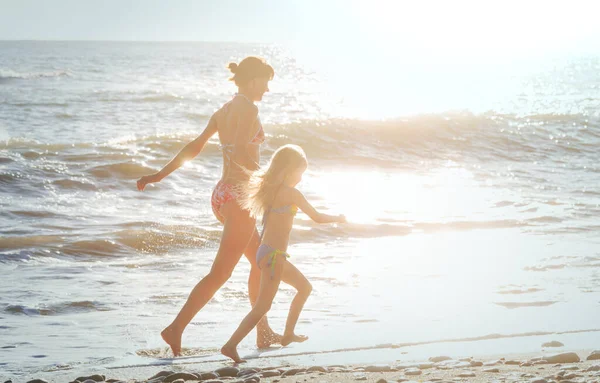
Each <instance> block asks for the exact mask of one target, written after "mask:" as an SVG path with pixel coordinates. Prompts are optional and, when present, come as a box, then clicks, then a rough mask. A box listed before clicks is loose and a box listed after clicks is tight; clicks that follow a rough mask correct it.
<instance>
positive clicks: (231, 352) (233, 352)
mask: <svg viewBox="0 0 600 383" xmlns="http://www.w3.org/2000/svg"><path fill="white" fill-rule="evenodd" d="M221 354H223V355H225V356H226V357H228V358H231V359H233V361H234V362H235V363H244V362H246V361H245V360H244V359H242V358H240V354H238V352H237V348H235V347H230V346H227V345H225V346H223V348H221Z"/></svg>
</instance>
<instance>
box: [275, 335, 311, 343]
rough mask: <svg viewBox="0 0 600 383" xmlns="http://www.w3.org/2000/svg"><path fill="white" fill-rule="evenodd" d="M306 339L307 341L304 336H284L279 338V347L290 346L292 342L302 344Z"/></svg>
mask: <svg viewBox="0 0 600 383" xmlns="http://www.w3.org/2000/svg"><path fill="white" fill-rule="evenodd" d="M307 339H308V337H307V336H306V335H296V334H290V335H284V336H283V337H282V338H281V345H282V346H287V345H288V344H290V343H292V342H297V343H302V342H304V341H305V340H307Z"/></svg>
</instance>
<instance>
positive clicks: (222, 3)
mask: <svg viewBox="0 0 600 383" xmlns="http://www.w3.org/2000/svg"><path fill="white" fill-rule="evenodd" d="M598 3H600V2H598V1H596V0H571V1H567V0H563V1H552V0H518V1H517V0H502V1H500V0H484V1H477V0H438V1H431V0H429V1H428V0H419V1H415V0H409V1H401V0H99V1H85V0H84V1H82V0H51V1H48V0H0V40H21V39H34V40H145V41H148V40H152V41H154V40H161V41H164V40H167V41H168V40H178V41H238V42H276V43H291V44H298V45H300V46H302V47H307V46H311V45H317V46H318V45H322V46H331V45H335V46H336V47H337V49H342V50H347V49H352V50H354V49H355V48H357V47H358V48H360V49H367V48H370V49H371V50H381V49H387V50H394V49H401V50H404V51H406V50H408V51H414V52H415V53H426V51H429V50H436V51H437V52H440V51H444V52H446V53H452V52H454V53H457V52H456V51H457V50H458V51H462V50H469V51H470V50H473V48H476V49H478V50H481V51H484V53H490V54H493V53H494V52H498V51H505V50H509V51H514V52H525V51H530V50H532V49H544V50H554V49H572V48H574V47H575V48H578V49H579V48H580V47H588V48H589V47H590V45H596V48H598V46H600V23H598V22H597V20H598V19H597V15H598V14H600V5H598ZM459 53H460V52H459Z"/></svg>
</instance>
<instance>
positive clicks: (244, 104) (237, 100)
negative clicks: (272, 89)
mask: <svg viewBox="0 0 600 383" xmlns="http://www.w3.org/2000/svg"><path fill="white" fill-rule="evenodd" d="M227 104H229V110H231V112H233V113H239V114H241V115H245V116H248V115H250V116H252V115H254V116H255V117H256V116H258V106H256V105H254V104H253V103H251V102H248V101H247V100H244V99H242V98H241V97H234V98H233V99H232V100H231V101H229V102H228V103H227ZM227 104H225V105H227Z"/></svg>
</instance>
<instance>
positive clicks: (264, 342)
mask: <svg viewBox="0 0 600 383" xmlns="http://www.w3.org/2000/svg"><path fill="white" fill-rule="evenodd" d="M281 339H283V337H282V336H281V335H279V334H277V333H276V332H274V331H273V330H271V329H267V330H262V331H261V330H257V331H256V347H258V348H267V347H270V346H271V345H274V344H281Z"/></svg>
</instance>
